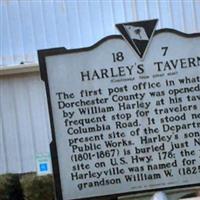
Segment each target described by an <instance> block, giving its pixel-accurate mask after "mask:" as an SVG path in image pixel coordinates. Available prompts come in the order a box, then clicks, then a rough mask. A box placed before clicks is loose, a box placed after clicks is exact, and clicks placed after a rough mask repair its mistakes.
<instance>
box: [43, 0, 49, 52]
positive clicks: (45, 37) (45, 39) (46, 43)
mask: <svg viewBox="0 0 200 200" xmlns="http://www.w3.org/2000/svg"><path fill="white" fill-rule="evenodd" d="M42 2H43V1H41V9H42V13H41V16H42V18H41V23H42V24H43V28H44V29H43V31H44V42H45V48H46V47H47V46H48V42H47V34H46V32H47V30H46V26H45V18H44V6H43V3H42Z"/></svg>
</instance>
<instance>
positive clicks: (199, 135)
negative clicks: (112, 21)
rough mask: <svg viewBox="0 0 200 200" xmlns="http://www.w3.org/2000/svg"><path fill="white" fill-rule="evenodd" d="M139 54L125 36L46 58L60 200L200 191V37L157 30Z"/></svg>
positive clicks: (44, 73)
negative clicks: (188, 189)
mask: <svg viewBox="0 0 200 200" xmlns="http://www.w3.org/2000/svg"><path fill="white" fill-rule="evenodd" d="M137 26H139V27H140V25H139V24H137ZM141 27H142V26H141ZM137 32H138V31H137ZM140 33H141V34H142V36H141V37H142V38H143V39H144V40H145V39H146V37H147V38H148V39H150V37H149V36H148V34H147V32H145V28H144V29H143V28H141V30H140ZM139 37H140V36H139ZM133 39H134V41H133V42H135V40H137V39H138V41H141V40H140V39H141V38H137V37H135V38H133ZM138 41H137V45H138ZM147 46H148V45H146V47H147ZM138 53H139V54H140V51H138V52H136V53H135V52H133V51H132V49H131V48H130V47H129V46H128V45H127V42H125V40H124V39H123V38H122V36H119V35H114V36H109V37H107V38H104V39H103V40H101V41H99V42H98V43H97V44H95V45H94V46H92V47H89V48H84V49H75V50H64V49H63V48H59V49H53V50H42V51H39V59H40V68H41V76H42V79H43V80H45V83H46V87H47V96H48V102H49V110H50V118H51V122H52V123H51V125H52V131H53V143H52V145H51V148H52V155H53V157H52V159H53V168H54V173H55V179H56V185H57V186H58V187H57V193H58V196H59V199H62V198H63V199H64V200H68V199H80V198H90V197H99V196H104V195H116V196H118V195H119V194H127V193H134V192H144V191H150V190H161V189H167V188H168V189H169V188H177V187H189V186H190V187H191V186H195V185H198V184H199V180H200V159H199V157H200V148H199V147H200V112H199V110H200V75H199V74H200V34H190V35H188V34H184V33H180V32H178V31H175V30H171V29H163V30H158V31H155V33H154V35H153V37H152V41H151V43H150V45H149V47H148V51H146V55H145V57H144V55H142V56H141V54H140V55H138ZM143 53H144V51H143ZM143 53H142V54H143ZM141 58H142V59H141Z"/></svg>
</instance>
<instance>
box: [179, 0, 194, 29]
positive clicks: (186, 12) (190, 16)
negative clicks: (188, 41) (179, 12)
mask: <svg viewBox="0 0 200 200" xmlns="http://www.w3.org/2000/svg"><path fill="white" fill-rule="evenodd" d="M182 3H183V16H184V21H185V31H186V32H195V31H196V23H195V14H194V12H195V10H194V8H193V1H183V2H182Z"/></svg>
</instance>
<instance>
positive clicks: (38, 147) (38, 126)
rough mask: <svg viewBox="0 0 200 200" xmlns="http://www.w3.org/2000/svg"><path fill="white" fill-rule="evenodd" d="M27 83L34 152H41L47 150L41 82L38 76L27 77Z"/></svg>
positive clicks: (47, 142)
mask: <svg viewBox="0 0 200 200" xmlns="http://www.w3.org/2000/svg"><path fill="white" fill-rule="evenodd" d="M27 84H28V95H29V101H30V114H31V123H32V128H33V138H34V140H35V153H36V154H42V153H48V152H49V141H48V134H47V130H46V127H47V126H46V124H45V123H46V119H45V117H46V115H45V107H44V102H45V100H44V99H43V95H42V92H44V90H43V89H42V88H41V85H42V84H43V82H42V81H41V80H40V78H39V76H33V77H29V81H27Z"/></svg>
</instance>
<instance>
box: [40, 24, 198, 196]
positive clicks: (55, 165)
mask: <svg viewBox="0 0 200 200" xmlns="http://www.w3.org/2000/svg"><path fill="white" fill-rule="evenodd" d="M164 32H168V33H173V34H176V35H179V36H182V37H185V38H195V37H200V33H190V34H187V33H183V32H181V31H178V30H175V29H170V28H164V29H159V30H155V32H154V35H158V34H160V33H164ZM154 35H153V37H154ZM110 39H121V40H124V39H123V37H122V36H121V35H110V36H107V37H104V38H103V39H101V40H99V41H98V42H97V43H95V44H94V45H92V46H89V47H84V48H77V49H66V48H65V47H58V48H51V49H41V50H38V60H39V69H40V76H41V79H42V80H43V81H44V83H45V88H46V95H47V103H48V110H49V119H50V126H51V135H52V142H51V143H50V151H51V159H52V171H53V177H54V187H55V196H56V199H57V200H64V199H63V195H62V189H61V180H60V170H59V162H58V153H57V144H56V136H55V128H54V121H53V112H52V106H51V98H50V89H49V83H48V74H47V66H46V61H45V58H46V57H48V56H54V55H62V54H68V53H78V52H84V51H89V50H92V49H95V48H96V47H98V46H99V45H101V44H102V43H104V42H105V41H107V40H110ZM127 48H129V47H128V46H127ZM197 186H200V181H199V184H188V185H180V186H172V187H162V188H156V189H149V190H142V191H133V192H123V193H115V194H109V195H103V196H92V197H86V198H84V197H83V198H76V199H71V200H80V199H82V200H91V199H101V198H108V199H110V200H116V199H117V198H118V197H120V196H125V195H133V194H141V193H146V194H147V193H149V192H156V191H166V190H174V189H181V188H189V189H192V188H194V187H197Z"/></svg>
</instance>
